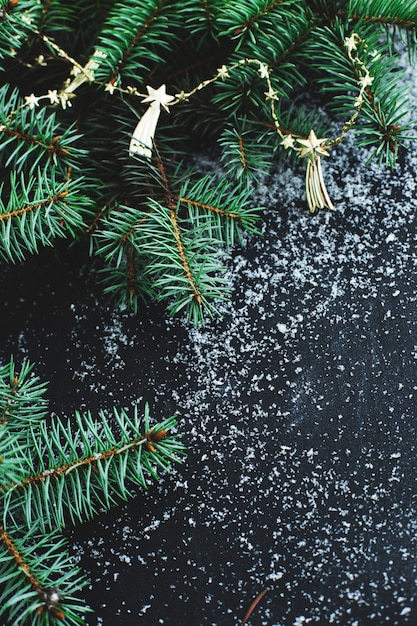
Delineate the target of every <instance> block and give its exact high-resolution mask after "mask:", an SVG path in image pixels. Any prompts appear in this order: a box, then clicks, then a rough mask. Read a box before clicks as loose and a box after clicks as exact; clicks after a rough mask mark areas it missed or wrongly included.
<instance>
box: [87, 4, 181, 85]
mask: <svg viewBox="0 0 417 626" xmlns="http://www.w3.org/2000/svg"><path fill="white" fill-rule="evenodd" d="M168 24H169V29H167V28H166V27H167V25H168ZM180 27H181V19H180V17H179V15H178V12H177V11H176V8H175V7H172V6H170V4H169V3H167V0H147V2H142V1H141V0H130V2H128V1H127V0H122V1H120V2H117V3H116V5H115V6H114V9H113V10H112V11H111V12H110V14H109V16H108V18H107V20H106V22H105V24H104V26H103V28H102V30H101V33H100V37H99V39H98V42H97V46H96V50H98V51H100V52H102V53H104V55H105V58H103V59H101V61H100V64H99V67H98V69H97V70H96V71H95V76H96V78H97V79H98V80H102V81H104V82H106V81H114V82H117V80H118V77H119V76H121V77H122V78H125V79H129V80H133V81H137V80H138V78H139V77H140V75H141V74H143V73H144V72H149V71H150V70H151V69H152V66H154V65H155V64H157V63H160V62H161V61H162V59H163V52H164V50H167V49H169V43H171V44H172V43H174V42H175V41H177V38H178V30H177V29H179V28H180Z"/></svg>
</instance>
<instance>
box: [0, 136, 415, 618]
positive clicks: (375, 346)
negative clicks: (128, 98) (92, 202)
mask: <svg viewBox="0 0 417 626" xmlns="http://www.w3.org/2000/svg"><path fill="white" fill-rule="evenodd" d="M354 155H356V156H354ZM360 159H361V154H358V153H357V152H355V153H352V152H351V151H350V148H349V145H347V146H346V147H341V148H340V149H339V150H338V154H337V156H336V157H335V158H334V159H333V160H332V161H329V162H328V163H326V166H327V167H326V176H327V177H328V180H329V181H330V182H329V190H330V193H331V195H332V197H333V199H334V201H335V204H336V206H337V209H336V211H334V212H322V213H320V214H319V215H318V216H316V217H314V218H311V217H310V216H309V215H308V213H307V212H306V209H305V205H304V201H303V178H302V170H301V169H299V170H297V169H296V170H295V173H294V170H293V169H291V168H288V169H286V168H281V169H278V170H277V171H276V172H275V173H274V175H273V176H272V177H271V178H270V179H268V180H267V181H265V184H263V185H260V187H259V188H258V191H257V194H258V200H261V202H262V203H263V204H266V205H267V207H269V208H268V210H267V211H266V213H265V223H264V227H263V230H264V233H263V236H261V237H257V238H254V239H253V240H252V241H250V242H248V243H247V245H246V247H244V248H243V249H240V250H236V251H235V252H234V254H233V256H232V258H231V259H230V262H229V271H230V278H231V281H232V282H233V288H234V291H233V302H232V303H231V304H228V305H224V306H223V305H222V314H223V317H222V319H217V320H215V321H213V322H210V323H208V325H207V326H206V328H205V329H198V330H195V329H192V328H191V327H189V326H188V325H187V323H186V322H185V321H184V320H182V319H179V320H167V319H166V317H165V313H164V310H163V309H162V308H159V307H145V306H143V307H142V309H141V311H140V312H139V314H138V315H137V316H135V315H131V314H126V313H123V312H118V311H117V310H115V309H114V308H113V304H112V302H111V301H110V300H109V299H108V298H107V297H106V296H104V295H103V294H102V291H101V286H100V285H99V284H98V278H97V274H96V273H95V272H92V271H91V266H92V265H94V264H92V262H91V260H89V259H88V257H87V254H86V253H85V251H83V250H82V249H72V250H70V251H67V252H66V251H65V248H63V247H62V248H60V249H59V251H58V252H55V251H45V252H43V253H42V254H41V255H40V256H39V257H36V258H33V259H31V260H30V261H29V262H28V263H27V264H25V265H23V266H18V267H7V268H5V269H3V270H1V277H2V280H1V287H0V295H1V301H2V324H1V327H0V358H1V360H2V361H5V360H7V359H8V357H9V355H10V354H11V353H13V354H14V355H15V357H16V360H17V361H18V362H19V360H21V359H22V357H23V356H26V357H28V358H29V359H30V360H31V361H34V362H36V363H37V367H36V373H37V374H38V375H39V376H40V377H41V378H43V379H47V380H50V381H51V382H50V387H49V398H50V406H51V410H52V411H54V412H55V413H57V414H61V415H70V414H71V413H72V412H73V411H74V410H75V409H84V408H87V407H88V408H89V409H91V410H92V411H93V412H94V411H96V410H97V409H98V408H99V407H110V406H112V405H118V406H125V407H129V406H131V405H132V404H134V403H135V402H139V403H140V404H141V405H142V406H143V402H144V400H148V401H149V402H150V404H151V407H152V411H153V413H154V415H155V416H156V419H159V418H160V417H165V416H168V415H170V414H172V413H173V412H174V411H178V412H179V415H180V426H179V429H180V431H181V432H183V433H184V440H185V442H186V443H187V445H188V447H189V454H188V459H187V461H186V463H185V465H184V466H181V467H178V468H177V469H176V471H175V473H174V474H173V475H170V476H165V477H164V478H163V480H162V482H161V483H160V484H159V485H152V486H151V488H150V490H149V491H148V492H147V493H143V492H139V493H138V496H137V498H135V499H134V500H133V501H131V502H129V503H128V504H126V505H124V506H123V507H121V508H120V509H119V510H117V511H116V512H111V513H108V514H105V515H103V516H102V517H101V518H100V519H99V520H95V521H94V522H91V523H88V524H85V525H84V526H83V527H79V528H77V529H74V530H72V531H71V532H70V536H71V539H72V544H73V550H74V554H75V556H76V558H77V559H78V560H79V563H80V565H81V566H82V567H83V568H85V569H86V571H87V572H88V573H89V575H90V577H91V580H92V585H91V588H90V589H87V590H86V592H85V595H86V597H87V600H88V601H89V602H90V603H91V605H92V606H93V607H94V608H95V610H96V613H95V615H94V617H91V618H89V624H90V625H91V626H96V625H99V624H103V625H104V626H119V625H120V626H121V625H122V624H123V626H136V625H141V626H142V625H144V626H157V625H158V624H165V625H169V626H174V625H175V626H177V625H183V626H200V625H201V626H203V625H204V626H206V625H213V626H229V625H237V624H238V623H240V620H241V618H242V616H243V614H244V612H245V609H246V608H247V607H248V605H249V604H250V602H251V600H252V599H253V598H254V597H255V596H256V595H257V594H258V593H259V592H260V591H261V590H262V589H264V588H268V590H269V591H268V593H267V595H266V596H265V597H264V598H263V600H262V601H261V603H260V604H259V606H258V607H257V609H256V611H255V612H254V613H253V616H252V618H251V620H250V624H252V625H253V626H257V625H260V624H262V625H265V626H290V625H291V626H293V625H294V626H300V625H304V624H323V625H325V624H326V625H327V624H338V625H341V626H348V625H349V626H367V625H368V624H369V625H370V624H372V625H373V624H375V625H381V624H390V625H402V624H415V623H417V617H416V615H417V600H416V580H417V553H416V547H417V545H416V544H417V502H416V497H417V486H416V390H417V382H416V376H415V373H416V359H417V339H416V337H417V333H416V330H417V328H416V326H417V313H416V276H417V275H416V262H415V246H416V237H415V210H416V201H415V199H414V189H415V173H414V172H415V171H416V162H417V151H416V150H415V149H414V152H413V151H411V152H410V153H409V155H408V156H406V157H405V158H404V159H403V161H402V165H401V166H400V168H399V169H398V170H397V171H396V172H395V173H394V174H390V173H387V172H384V171H381V170H377V169H376V168H371V169H370V170H364V169H363V168H362V167H361V165H360ZM332 181H333V183H332Z"/></svg>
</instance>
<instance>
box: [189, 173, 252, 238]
mask: <svg viewBox="0 0 417 626" xmlns="http://www.w3.org/2000/svg"><path fill="white" fill-rule="evenodd" d="M179 202H180V203H181V204H183V205H186V206H187V208H188V219H189V220H190V221H191V223H192V224H194V228H201V229H202V232H204V230H203V229H206V237H207V238H209V239H210V238H213V239H214V240H218V241H221V242H222V244H223V245H225V246H226V247H230V246H233V245H234V244H235V243H236V240H238V241H240V240H241V232H242V231H246V232H247V233H250V234H254V233H257V232H258V229H257V227H256V221H257V220H259V219H260V208H259V207H257V208H254V207H252V203H251V190H250V188H249V187H248V186H240V187H237V188H232V187H231V186H230V184H229V182H228V181H227V180H224V179H223V180H220V181H217V182H216V180H215V177H214V176H211V175H207V176H204V177H203V178H201V179H200V180H198V181H195V182H194V183H185V185H184V186H183V188H182V189H181V192H180V196H179ZM200 221H201V223H200Z"/></svg>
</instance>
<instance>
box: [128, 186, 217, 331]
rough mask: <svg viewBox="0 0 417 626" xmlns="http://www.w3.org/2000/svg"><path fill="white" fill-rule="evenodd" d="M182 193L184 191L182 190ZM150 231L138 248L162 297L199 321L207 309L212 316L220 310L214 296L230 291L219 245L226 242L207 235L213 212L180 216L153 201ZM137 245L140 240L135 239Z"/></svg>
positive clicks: (173, 308) (147, 229) (159, 297)
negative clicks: (222, 273) (145, 259)
mask: <svg viewBox="0 0 417 626" xmlns="http://www.w3.org/2000/svg"><path fill="white" fill-rule="evenodd" d="M181 195H182V194H181ZM149 206H150V208H151V209H152V213H150V214H148V215H149V219H148V220H147V222H146V233H144V239H143V240H142V241H141V242H140V245H139V246H138V248H137V249H138V252H139V253H141V254H143V255H145V256H146V255H147V256H148V261H149V262H148V265H147V266H146V268H145V274H146V275H148V276H149V277H150V279H151V280H152V283H153V286H154V288H155V289H156V290H157V291H158V300H168V301H170V304H169V305H168V308H169V310H170V312H171V314H172V315H175V314H176V313H178V312H179V311H181V310H182V309H184V308H186V310H187V315H188V318H189V319H192V320H193V321H194V323H195V324H197V323H198V322H200V321H203V312H204V311H206V312H207V313H208V314H209V315H210V316H212V315H213V314H215V312H216V310H215V308H214V306H213V305H212V304H211V303H210V301H209V300H210V299H224V296H225V293H226V292H227V289H226V287H225V286H224V281H223V279H221V278H220V276H219V274H220V272H221V271H222V269H223V266H222V265H221V263H220V260H219V252H218V246H219V245H221V243H222V242H220V241H218V240H216V239H214V238H212V239H210V238H209V237H207V236H206V233H207V231H208V220H209V219H210V216H209V215H206V216H199V218H198V220H196V221H194V220H193V219H192V217H191V215H189V217H188V218H181V219H180V218H179V216H178V213H177V211H174V210H173V209H170V208H169V207H164V206H162V205H161V204H159V203H157V202H156V201H153V200H152V201H150V203H149ZM132 243H133V245H134V246H135V247H136V245H137V243H136V240H134V241H133V242H132Z"/></svg>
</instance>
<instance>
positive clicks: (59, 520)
mask: <svg viewBox="0 0 417 626" xmlns="http://www.w3.org/2000/svg"><path fill="white" fill-rule="evenodd" d="M75 418H76V419H75V422H76V429H75V431H74V430H73V428H72V427H71V425H70V423H68V424H66V425H64V423H63V422H62V421H60V420H53V421H52V423H51V424H50V425H49V426H46V424H45V422H41V423H40V425H39V426H38V427H36V428H33V427H32V428H31V429H30V432H29V445H30V446H31V447H33V450H34V453H33V455H32V457H31V458H30V459H27V463H28V466H27V468H25V469H24V473H23V475H22V477H21V478H20V480H19V481H17V482H15V483H12V484H10V485H8V487H7V490H6V492H5V494H4V502H5V504H4V517H5V518H6V517H7V516H9V515H11V516H12V518H15V517H16V515H17V514H18V511H22V512H23V513H24V515H25V517H26V524H27V525H28V526H29V527H30V526H31V525H33V524H34V523H35V522H36V520H39V521H38V523H39V525H40V527H41V529H42V530H44V529H45V528H48V529H51V530H52V529H53V528H63V527H64V526H65V524H66V522H67V520H68V518H69V519H70V520H71V522H72V523H75V522H76V521H81V520H85V519H90V518H91V517H92V516H93V515H94V514H95V513H96V512H97V509H98V507H105V508H109V507H110V506H111V505H112V504H114V503H115V502H117V501H120V500H126V499H127V498H128V497H130V496H131V495H132V494H131V491H130V485H133V484H137V485H139V486H141V487H143V488H145V489H146V488H147V486H148V481H147V478H146V476H147V475H148V476H151V477H152V478H155V479H157V478H158V473H157V471H156V468H155V465H157V466H159V467H161V468H162V469H163V470H164V471H169V470H170V467H171V464H172V462H179V461H180V459H181V455H183V454H184V446H183V445H182V444H181V443H180V442H179V441H178V437H177V436H176V435H172V434H170V433H169V432H168V431H170V430H171V429H172V428H174V427H175V426H176V419H175V416H173V417H171V418H168V419H166V420H164V421H163V422H161V423H160V424H158V425H156V426H155V427H153V428H150V426H149V407H148V405H146V407H145V416H144V418H143V419H140V418H139V417H138V414H137V409H136V408H135V412H134V417H133V420H131V419H129V417H128V415H127V413H126V412H125V411H124V410H123V409H121V410H120V411H117V410H116V409H114V419H115V422H116V427H117V430H118V431H119V434H117V433H116V434H115V433H114V432H113V430H111V429H110V428H109V425H108V417H107V416H106V415H105V413H104V412H103V411H101V412H100V413H99V420H97V421H96V420H93V419H92V417H91V415H90V414H89V413H88V414H80V413H78V412H77V413H76V416H75ZM37 468H38V471H37Z"/></svg>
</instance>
